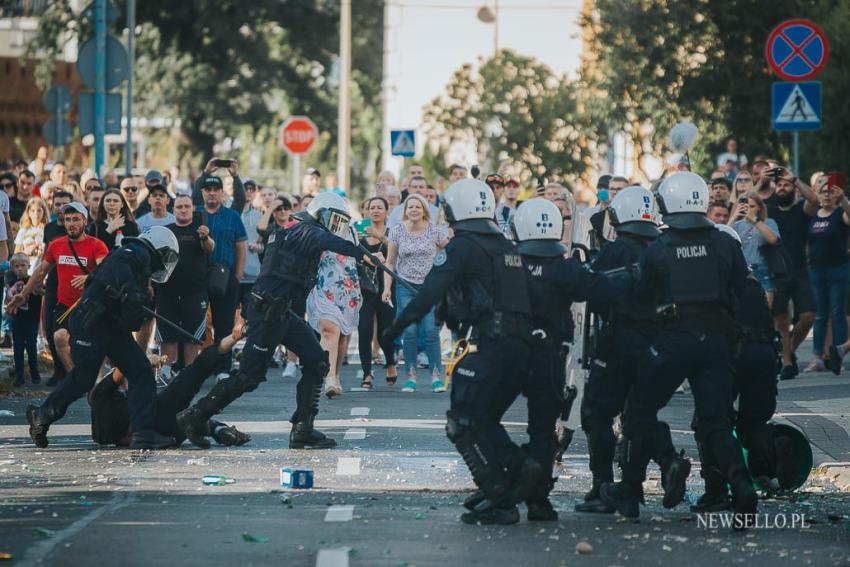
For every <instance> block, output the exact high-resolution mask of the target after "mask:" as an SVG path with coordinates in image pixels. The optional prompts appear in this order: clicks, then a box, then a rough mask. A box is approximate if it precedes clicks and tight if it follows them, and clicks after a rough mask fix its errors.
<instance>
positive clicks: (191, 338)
mask: <svg viewBox="0 0 850 567" xmlns="http://www.w3.org/2000/svg"><path fill="white" fill-rule="evenodd" d="M141 308H142V311H144V312H145V313H147V314H148V315H150V316H151V317H153V318H154V319H156V320H157V321H159V322H160V323H162V324H164V325H165V326H166V327H171V329H172V330H173V331H176V332H177V334H178V335H180V336H181V337H183V338H184V339H185V340H187V341H189V342H193V343H195V344H196V345H199V344H203V341H201V340H200V339H198V338H197V337H195V336H194V335H192V333H190V332H189V331H187V330H186V329H184V328H183V327H181V326H180V325H178V324H177V323H175V322H174V321H172V320H170V319H167V318H165V317H163V316H162V315H160V314H159V313H157V312H156V311H154V310H153V309H151V308H150V307H145V306H144V305H142V306H141Z"/></svg>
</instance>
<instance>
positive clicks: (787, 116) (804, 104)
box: [772, 81, 821, 131]
mask: <svg viewBox="0 0 850 567" xmlns="http://www.w3.org/2000/svg"><path fill="white" fill-rule="evenodd" d="M772 99H773V100H772V107H773V112H772V116H773V129H774V130H777V131H794V130H820V127H821V84H820V82H819V81H812V82H808V83H773V97H772Z"/></svg>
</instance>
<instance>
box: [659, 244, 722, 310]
mask: <svg viewBox="0 0 850 567" xmlns="http://www.w3.org/2000/svg"><path fill="white" fill-rule="evenodd" d="M708 230H709V229H706V230H701V231H698V232H697V231H687V233H688V234H681V231H674V230H668V231H667V232H666V233H664V234H663V235H662V236H661V237H660V239H661V241H662V242H663V244H664V251H665V270H666V272H667V277H668V282H669V288H668V289H669V294H670V297H669V299H670V300H671V301H672V302H673V303H676V304H679V305H687V304H702V303H719V302H722V301H723V300H724V299H725V294H724V293H723V289H722V287H721V286H722V285H723V283H722V280H721V274H720V270H721V262H720V253H719V251H718V250H717V247H716V246H715V243H714V242H712V238H711V236H712V235H711V233H709V232H708ZM712 232H714V231H713V230H712Z"/></svg>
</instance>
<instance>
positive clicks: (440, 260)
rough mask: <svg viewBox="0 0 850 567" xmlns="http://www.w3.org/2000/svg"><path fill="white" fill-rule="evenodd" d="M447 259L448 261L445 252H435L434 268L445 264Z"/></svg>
mask: <svg viewBox="0 0 850 567" xmlns="http://www.w3.org/2000/svg"><path fill="white" fill-rule="evenodd" d="M447 259H448V255H447V254H446V251H445V250H440V251H439V252H437V255H436V256H434V265H435V266H442V265H443V264H445V263H446V260H447Z"/></svg>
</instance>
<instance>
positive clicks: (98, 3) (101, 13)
mask: <svg viewBox="0 0 850 567" xmlns="http://www.w3.org/2000/svg"><path fill="white" fill-rule="evenodd" d="M94 37H95V51H94V172H95V175H97V176H98V177H101V176H102V175H103V172H102V171H101V169H102V168H103V162H104V158H105V157H106V156H105V155H104V150H105V149H106V147H105V144H104V137H105V136H106V0H95V2H94Z"/></svg>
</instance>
